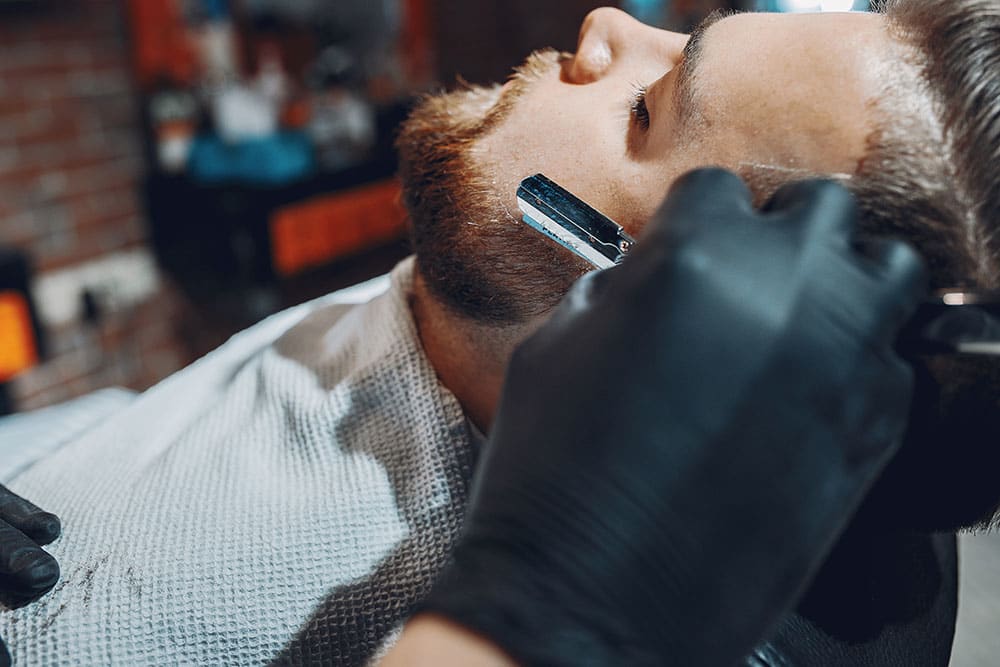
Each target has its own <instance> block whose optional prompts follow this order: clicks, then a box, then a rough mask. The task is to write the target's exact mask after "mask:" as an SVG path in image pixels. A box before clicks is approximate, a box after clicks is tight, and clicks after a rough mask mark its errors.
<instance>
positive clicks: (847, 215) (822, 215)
mask: <svg viewBox="0 0 1000 667" xmlns="http://www.w3.org/2000/svg"><path fill="white" fill-rule="evenodd" d="M761 211H762V212H764V213H768V214H770V215H777V216H780V217H781V218H783V219H785V220H787V221H788V222H789V224H795V225H806V226H807V231H808V232H809V233H815V234H821V235H824V236H830V238H831V240H833V242H834V243H835V244H836V245H846V244H848V243H850V241H851V238H852V237H853V235H854V229H855V226H856V225H857V220H858V205H857V202H856V201H855V200H854V195H852V194H851V193H850V191H849V190H848V189H847V188H845V187H844V186H842V185H840V184H839V183H837V182H835V181H830V180H823V179H810V180H804V181H793V182H791V183H786V184H784V185H782V186H781V187H780V188H778V190H777V192H775V193H774V194H773V195H772V196H771V198H770V199H769V200H768V201H767V203H765V204H764V206H763V207H762V208H761Z"/></svg>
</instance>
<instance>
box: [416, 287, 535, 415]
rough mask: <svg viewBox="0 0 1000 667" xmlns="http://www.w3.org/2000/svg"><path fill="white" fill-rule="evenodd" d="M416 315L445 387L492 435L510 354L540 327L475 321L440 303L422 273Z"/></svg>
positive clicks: (428, 351) (423, 343) (428, 355)
mask: <svg viewBox="0 0 1000 667" xmlns="http://www.w3.org/2000/svg"><path fill="white" fill-rule="evenodd" d="M410 310H411V311H412V313H413V319H414V321H415V322H416V325H417V332H418V334H419V336H420V342H421V344H422V345H423V348H424V353H425V354H426V355H427V358H428V359H429V360H430V362H431V365H432V366H433V367H434V370H435V371H436V372H437V375H438V379H439V380H440V381H441V384H443V385H444V386H445V387H446V388H447V389H448V390H449V391H450V392H451V393H452V394H454V395H455V397H456V398H457V399H458V402H459V404H461V406H462V410H463V411H464V412H465V415H466V417H468V418H469V419H470V420H471V421H472V423H473V424H475V425H476V427H477V428H478V429H479V430H480V431H482V432H483V433H489V429H490V427H491V426H492V425H493V418H494V416H495V414H496V409H497V407H498V403H499V401H500V392H501V390H502V389H503V380H504V375H505V373H506V371H507V362H508V361H509V359H510V354H511V352H512V351H513V350H514V347H515V346H516V345H517V344H518V343H519V342H520V341H522V340H523V339H524V338H525V337H527V336H528V335H529V334H530V333H531V331H533V330H534V329H535V327H536V326H537V323H535V324H532V325H515V326H510V327H498V326H489V325H484V324H479V323H476V322H472V321H470V320H468V319H466V318H463V317H461V316H459V315H457V314H455V313H453V312H452V311H451V310H450V309H448V308H447V307H445V306H444V304H442V303H441V302H440V301H439V300H438V299H436V298H435V297H434V296H433V295H432V294H431V293H430V291H429V290H428V288H427V284H426V283H425V282H424V280H423V278H422V277H421V276H420V273H419V272H418V271H414V276H413V293H412V295H411V297H410Z"/></svg>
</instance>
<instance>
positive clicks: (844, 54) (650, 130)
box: [398, 8, 891, 323]
mask: <svg viewBox="0 0 1000 667" xmlns="http://www.w3.org/2000/svg"><path fill="white" fill-rule="evenodd" d="M890 48H891V38H890V37H889V35H888V33H887V31H886V27H885V21H884V19H883V18H882V17H881V16H879V15H874V14H860V13H851V14H808V15H807V14H792V15H789V14H738V15H734V16H730V17H728V18H721V19H720V18H718V17H715V18H711V19H709V20H708V21H706V22H705V23H703V24H702V25H701V26H699V28H698V29H696V30H695V32H694V34H693V35H692V36H691V37H690V38H689V36H688V35H682V34H678V33H672V32H666V31H663V30H658V29H655V28H651V27H649V26H646V25H643V24H642V23H639V22H638V21H636V20H634V19H632V18H631V17H629V16H628V15H627V14H625V13H624V12H621V11H619V10H616V9H610V8H604V9H599V10H596V11H594V12H592V13H591V14H590V15H588V17H587V18H586V19H585V20H584V23H583V26H582V27H581V31H580V39H579V44H578V49H577V52H576V54H575V55H569V54H563V55H558V54H556V53H554V52H548V53H543V54H541V55H539V54H535V55H534V56H533V57H532V58H529V60H528V63H527V64H526V65H525V66H524V67H522V69H521V72H520V73H519V74H518V75H517V76H516V77H514V78H513V79H512V80H511V81H510V82H508V83H507V84H506V85H505V86H503V88H500V87H495V88H492V89H489V88H474V89H472V90H467V91H459V92H457V93H451V94H448V95H445V96H441V97H438V98H434V99H431V100H428V101H427V102H425V103H424V104H423V105H422V106H420V107H418V108H417V109H416V110H415V111H414V113H413V114H412V115H411V118H410V121H409V122H408V123H407V124H406V125H405V126H404V128H403V130H402V132H401V135H400V139H399V142H398V145H399V148H400V151H401V157H402V173H403V177H404V187H405V188H406V191H407V199H408V204H409V206H410V209H411V214H412V217H413V225H414V241H415V246H416V250H417V255H418V261H419V262H420V264H419V265H420V269H421V273H422V274H423V275H424V277H425V279H427V282H428V284H429V285H430V286H431V289H432V290H433V291H435V292H436V293H437V294H438V296H439V297H442V298H443V300H444V301H445V302H447V303H449V305H451V306H452V307H453V308H454V309H455V310H456V311H458V312H463V313H465V314H466V315H468V316H470V317H473V318H477V319H481V320H484V321H494V322H501V323H502V322H505V321H506V322H517V321H523V320H525V319H526V318H530V317H533V316H536V315H540V314H543V313H544V312H545V311H546V310H547V308H549V307H551V306H552V305H554V304H555V303H556V302H557V301H558V300H559V298H561V296H562V294H563V293H565V291H566V289H568V287H569V285H570V284H571V282H572V280H573V279H574V278H575V277H577V276H578V275H579V274H580V273H581V272H582V271H584V270H586V268H588V267H586V266H585V265H584V264H583V263H582V262H580V261H579V260H577V259H575V258H573V257H571V256H570V254H569V253H568V252H566V251H563V250H561V249H558V248H555V247H554V246H553V245H551V244H549V243H547V242H546V241H544V240H543V239H542V237H541V236H538V235H536V234H535V233H534V232H531V231H530V230H528V229H527V228H526V227H525V226H524V225H522V224H521V223H520V222H519V221H518V219H517V206H516V199H515V192H516V190H517V186H518V183H519V182H520V181H521V180H522V179H523V178H525V177H527V176H530V175H532V174H534V173H538V172H541V173H544V174H545V175H546V176H548V177H549V178H551V179H553V180H555V181H556V182H557V183H559V184H561V185H562V186H564V187H566V188H567V189H569V190H570V191H571V192H573V193H574V194H576V195H577V196H579V197H580V198H582V199H583V200H584V201H587V202H588V203H590V204H591V205H593V206H594V207H596V208H597V209H599V210H600V211H602V212H604V213H605V214H607V215H609V216H610V217H611V218H613V219H614V220H616V221H617V222H619V223H620V224H622V225H623V226H624V227H625V228H626V230H627V231H629V232H631V233H632V234H633V235H636V234H638V232H639V231H641V228H642V227H643V226H644V224H645V223H646V221H647V220H648V219H649V218H650V216H651V215H652V214H653V212H654V211H655V210H656V208H657V206H658V205H659V203H660V202H661V201H662V199H663V197H664V195H665V193H666V191H667V189H668V188H669V186H670V184H671V183H672V182H673V181H674V179H676V178H677V177H678V176H680V175H681V174H683V173H684V172H686V171H689V170H691V169H694V168H696V167H701V166H708V165H716V166H723V167H727V168H730V169H732V170H734V171H746V170H748V169H750V168H754V169H755V170H756V172H757V173H760V172H761V170H762V168H763V171H764V172H765V173H774V174H775V178H773V179H769V180H771V181H776V182H781V181H783V180H791V177H792V176H794V175H795V174H799V175H801V174H802V173H803V172H805V173H822V174H833V173H838V174H845V173H846V174H852V173H854V172H855V171H856V170H857V168H858V166H859V164H860V161H861V160H862V159H863V157H864V154H865V152H866V140H867V138H868V137H869V135H870V134H871V132H872V130H873V129H874V122H875V113H876V110H875V108H874V101H875V100H877V98H878V97H879V93H880V80H883V77H884V76H885V68H886V66H887V64H888V63H889V62H890V58H889V57H888V56H887V53H889V52H890ZM784 176H788V178H784Z"/></svg>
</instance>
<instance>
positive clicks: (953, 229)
mask: <svg viewBox="0 0 1000 667" xmlns="http://www.w3.org/2000/svg"><path fill="white" fill-rule="evenodd" d="M998 35H1000V3H998V2H996V1H995V0H911V1H909V2H906V1H900V2H893V3H889V4H888V5H887V6H886V7H885V8H884V10H883V13H876V14H817V15H765V14H741V15H735V16H730V17H722V16H715V17H712V18H710V19H709V20H708V21H706V22H705V23H703V24H702V25H701V26H699V28H698V29H697V30H696V31H695V32H694V34H693V35H691V36H690V38H689V37H688V36H687V35H680V34H676V33H669V32H664V31H660V30H656V29H653V28H650V27H647V26H643V25H642V24H640V23H637V22H635V21H633V20H632V19H630V18H629V17H628V16H627V15H625V14H623V13H621V12H618V11H617V10H612V9H602V10H597V11H595V12H594V13H592V14H590V15H589V16H588V18H587V19H586V20H585V22H584V25H583V27H582V29H581V34H580V42H579V46H578V50H577V52H576V54H575V55H568V54H558V53H555V52H548V51H546V52H541V53H538V54H535V55H533V56H532V57H530V58H529V59H528V61H527V62H526V64H525V65H524V66H522V67H521V68H519V70H518V71H517V73H516V74H515V76H514V77H513V78H512V79H511V81H509V82H508V83H507V84H506V85H505V86H502V87H501V86H495V87H492V88H478V87H471V88H465V89H463V90H460V91H458V92H454V93H450V94H446V95H441V96H437V97H431V98H428V99H426V100H424V102H423V103H422V104H421V105H420V106H419V107H418V108H417V109H416V110H415V111H414V112H413V114H412V116H411V118H410V119H409V121H408V122H407V123H406V124H405V126H404V127H403V129H402V132H401V134H400V137H399V141H398V146H399V149H400V153H401V158H402V177H403V181H404V188H405V198H406V204H407V206H408V208H409V211H410V214H411V219H412V237H413V244H414V250H415V255H416V258H415V260H407V261H405V262H404V263H402V264H401V265H400V266H398V267H397V268H396V270H395V271H394V272H393V274H392V275H391V277H389V278H385V279H382V280H380V281H377V282H375V283H373V284H370V285H368V286H366V287H365V288H363V289H362V292H360V293H359V292H352V293H350V294H347V295H343V294H341V295H333V296H332V297H329V298H327V299H325V300H320V301H319V302H316V303H314V304H311V305H308V306H305V307H300V308H298V309H294V310H293V311H291V312H288V313H284V314H281V315H279V316H276V317H275V318H272V319H270V320H268V321H265V322H264V323H262V324H261V325H258V326H256V327H254V328H253V329H251V330H249V331H247V332H245V333H243V334H241V335H240V336H238V337H236V338H235V339H234V340H233V341H231V342H230V343H227V344H226V345H225V346H223V347H222V348H220V349H219V350H217V351H216V352H214V353H212V354H211V355H209V356H208V357H206V358H205V359H203V360H201V361H199V362H198V363H196V364H195V365H193V366H192V367H190V368H188V369H185V370H184V371H181V372H180V373H178V374H177V375H175V376H173V377H172V378H170V379H168V380H166V381H164V382H163V383H161V384H160V385H158V386H157V387H155V388H153V389H151V390H150V391H149V392H147V393H146V394H145V395H143V396H142V397H140V398H139V399H138V400H136V401H135V403H133V404H132V405H130V406H129V407H128V409H127V410H125V411H123V412H122V413H120V414H118V415H116V416H115V417H114V418H112V419H109V420H107V421H106V422H105V423H103V424H102V425H101V426H99V427H98V428H95V429H93V430H92V431H90V432H88V433H87V434H86V435H85V436H84V437H82V438H80V439H79V440H77V441H76V442H74V443H72V444H70V445H67V446H66V447H63V448H62V449H60V450H59V451H58V452H57V453H55V454H53V455H51V456H49V457H47V458H45V459H44V460H42V461H40V462H38V463H37V464H35V465H34V466H33V467H32V468H30V469H29V470H28V471H27V472H25V473H23V474H21V475H19V476H18V477H17V478H16V479H14V480H13V482H12V486H13V487H14V488H15V489H16V490H17V491H18V492H19V493H22V494H23V495H25V496H27V497H28V498H30V499H32V500H35V501H37V502H39V504H41V505H43V506H44V507H45V508H46V509H49V510H51V511H53V512H55V513H56V514H58V515H59V516H60V517H62V519H63V522H64V535H63V537H62V538H61V540H60V541H59V542H58V543H56V544H55V546H54V547H53V549H52V551H53V554H54V555H55V556H56V558H57V559H58V560H59V562H60V563H61V564H62V567H63V572H64V574H63V578H62V580H61V582H60V583H59V584H58V585H57V587H56V588H55V590H54V591H53V592H52V593H51V594H50V595H48V596H46V597H44V598H42V599H41V600H40V601H38V602H35V603H33V604H32V605H29V606H24V607H21V608H18V609H11V610H6V611H4V612H3V613H2V614H0V637H3V638H4V639H5V640H6V641H8V642H9V644H10V646H11V649H12V653H13V656H14V658H15V661H19V662H23V663H25V664H35V663H43V664H48V663H55V662H60V661H70V660H71V661H73V662H76V663H80V664H98V663H100V664H104V663H108V662H123V663H162V662H181V663H184V662H195V663H204V662H212V661H213V660H216V659H218V656H220V655H221V656H226V660H228V661H232V662H234V663H239V664H251V663H265V662H275V663H279V664H285V663H304V662H320V661H322V662H326V663H335V664H344V665H359V664H365V663H366V662H367V661H370V660H372V659H373V658H375V657H377V656H378V655H380V654H381V652H382V651H384V650H385V649H386V647H388V646H389V645H391V644H392V642H393V640H394V637H395V630H397V629H398V627H399V626H400V624H401V623H402V621H403V620H404V619H405V618H406V617H407V615H408V613H409V611H410V610H411V609H412V608H413V607H414V605H415V604H416V602H417V601H418V600H420V599H421V598H422V596H423V595H424V594H425V593H426V591H427V590H428V587H429V586H430V583H431V582H432V581H433V579H434V577H435V575H436V574H437V572H438V571H439V570H440V568H441V567H442V565H443V563H444V561H445V559H446V557H447V554H448V553H449V550H450V547H451V544H452V542H453V540H454V538H455V535H456V534H457V532H458V530H459V527H460V524H461V517H462V513H463V508H464V506H465V503H466V498H467V491H468V482H469V477H470V474H471V471H472V468H473V465H474V462H475V457H476V449H477V446H478V445H477V443H479V442H480V441H481V439H482V435H481V434H482V433H484V432H487V431H488V430H489V429H490V426H491V423H492V420H493V416H494V411H495V408H496V403H497V399H498V397H499V394H500V388H501V384H502V380H503V376H504V371H505V368H506V364H507V361H508V358H509V355H510V353H511V350H512V349H513V347H514V346H515V345H516V344H517V343H518V342H519V341H520V340H522V339H523V338H524V337H525V336H526V335H528V334H529V333H530V332H531V331H533V330H534V329H535V328H536V327H537V326H538V324H539V323H540V322H541V321H542V320H543V319H544V317H545V315H546V314H547V313H548V312H549V310H550V309H551V308H552V307H553V306H554V305H555V303H557V302H558V300H559V299H560V297H561V296H562V295H563V294H564V293H565V292H566V290H567V289H568V287H569V285H570V284H571V283H572V282H573V280H574V279H575V278H577V277H578V276H580V275H581V274H582V273H583V272H584V271H585V270H586V267H585V266H583V265H581V263H580V262H579V261H577V260H575V259H573V258H572V257H571V256H569V255H568V254H567V253H566V252H565V251H564V250H562V249H560V248H557V247H555V246H552V245H549V244H548V243H547V242H545V241H544V240H543V239H541V238H540V237H538V236H537V235H535V234H534V232H531V231H529V230H527V229H526V228H525V227H524V226H523V225H521V224H520V223H519V222H518V221H517V219H516V217H517V216H516V213H514V212H515V211H516V207H515V203H514V192H515V190H516V186H517V184H518V182H519V181H520V180H521V179H522V178H523V177H525V176H528V175H530V174H533V173H536V172H542V173H545V174H546V175H547V176H549V177H550V178H552V179H553V180H555V181H557V182H559V183H561V184H562V185H564V186H565V187H567V188H568V189H570V190H571V191H573V192H574V193H575V194H577V195H578V196H580V197H581V198H582V199H584V200H586V201H588V202H589V203H590V204H592V205H593V206H595V207H596V208H598V209H599V210H601V211H603V212H605V213H606V214H608V215H609V216H610V217H612V218H613V219H615V220H617V221H618V222H619V223H620V224H622V225H623V226H624V227H625V229H626V230H627V231H628V232H630V233H632V234H633V235H638V234H639V232H640V230H641V228H642V227H643V225H644V224H645V221H646V220H647V219H648V218H649V217H650V215H651V214H652V212H653V211H654V209H655V208H656V206H657V205H658V204H659V202H660V200H661V199H662V196H663V194H664V192H665V191H666V188H667V186H668V185H669V184H670V183H671V182H672V181H673V180H674V179H675V178H677V177H678V176H680V175H681V174H682V173H684V172H686V171H688V170H689V169H692V168H694V167H698V166H704V165H720V166H724V167H728V168H730V169H733V170H735V171H738V172H740V173H741V174H742V175H743V176H744V177H745V178H746V179H747V181H748V182H749V184H750V185H751V187H752V189H753V191H754V193H755V195H756V197H757V198H758V199H759V200H761V201H762V200H763V199H764V198H766V197H767V196H768V195H769V194H770V193H771V192H772V191H773V190H774V189H775V188H776V187H777V186H778V185H779V184H781V183H783V182H786V181H788V180H793V179H798V178H802V177H805V176H811V175H825V176H828V177H833V178H837V179H839V180H841V181H843V182H844V183H845V184H846V185H847V186H848V187H849V188H850V189H852V190H853V191H854V193H855V194H856V195H857V197H858V199H859V201H860V203H861V206H862V209H863V213H864V215H863V221H862V227H863V229H864V232H865V233H866V234H869V235H872V236H894V237H898V238H903V239H905V240H907V241H909V242H911V243H913V244H914V245H915V246H916V247H917V248H918V249H919V250H920V251H921V253H922V254H923V255H924V257H925V259H926V260H927V263H928V265H929V268H930V270H931V276H932V281H933V284H934V286H935V287H965V288H976V289H997V287H998V286H1000V235H998V234H997V233H996V229H997V226H996V225H997V223H996V220H995V219H994V215H995V212H996V211H998V210H1000V179H998V177H997V175H996V171H995V169H994V168H993V165H995V163H996V159H997V155H998V154H1000V122H998V120H997V118H998V113H997V107H996V104H997V100H1000V67H998V65H1000V39H998V38H997V36H998ZM373 294H375V295H376V296H372V295H373ZM359 302H363V303H359ZM917 374H918V383H917V398H916V401H917V404H918V408H919V409H918V410H916V411H915V414H914V418H913V423H912V426H911V429H910V433H909V437H908V439H907V442H906V443H905V444H904V446H903V449H902V450H901V453H900V454H899V455H898V457H897V458H896V460H895V461H893V463H892V464H891V465H890V467H889V468H888V469H887V471H886V473H885V474H884V475H883V477H882V479H881V481H880V482H879V484H878V485H877V487H876V488H875V490H874V491H873V493H872V495H871V496H870V498H869V501H868V502H867V503H866V505H865V506H864V507H863V508H862V509H861V511H860V512H859V513H858V515H857V517H856V519H855V521H854V524H853V526H852V528H851V529H850V530H849V531H848V533H847V534H846V535H845V536H844V538H843V539H842V540H841V542H840V544H839V546H838V547H837V548H836V549H835V551H834V553H833V555H832V556H831V558H830V559H829V561H828V563H827V565H826V566H825V567H824V569H823V571H822V572H821V573H820V575H819V576H818V578H817V579H816V581H815V582H814V584H813V586H812V588H811V590H810V591H809V592H808V593H807V594H806V596H805V598H804V599H803V601H802V603H801V604H800V606H799V609H798V610H797V612H796V613H794V614H791V615H790V616H789V617H788V618H787V619H786V620H785V622H784V623H783V624H782V626H781V627H780V628H779V629H778V630H777V632H776V634H775V636H774V637H772V638H771V639H770V641H768V642H767V643H765V644H763V645H762V646H761V647H760V648H759V649H758V650H757V651H755V653H754V654H753V655H752V656H750V657H749V658H748V662H749V664H754V665H763V664H775V665H777V664H823V665H830V664H844V665H865V664H886V663H887V661H890V660H893V661H896V662H897V663H898V664H905V665H922V664H927V665H941V664H946V663H947V659H948V654H949V652H950V646H951V640H952V636H953V632H954V618H955V607H956V570H955V544H954V535H953V533H952V532H950V531H953V530H954V529H956V528H958V527H960V526H964V525H972V524H976V523H981V522H983V521H988V520H989V518H990V517H992V515H993V513H994V511H995V510H996V507H997V504H998V498H1000V485H997V484H995V483H994V480H993V479H992V476H993V471H994V470H996V469H997V464H998V463H1000V450H997V448H996V447H995V446H994V442H993V441H994V439H995V436H996V435H997V434H998V433H1000V428H998V426H1000V424H998V416H997V415H998V412H1000V411H998V410H997V402H998V396H1000V391H998V387H1000V379H998V376H1000V373H998V371H997V368H996V367H995V366H987V365H984V364H982V363H981V362H979V361H973V360H970V359H966V358H963V357H960V356H957V355H954V356H951V357H943V358H938V359H933V360H922V361H920V362H919V363H918V364H917ZM887 656H891V657H887Z"/></svg>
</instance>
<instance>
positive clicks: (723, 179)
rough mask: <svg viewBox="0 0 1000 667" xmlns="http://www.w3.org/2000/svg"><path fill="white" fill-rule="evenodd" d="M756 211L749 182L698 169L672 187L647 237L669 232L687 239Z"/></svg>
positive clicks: (722, 171)
mask: <svg viewBox="0 0 1000 667" xmlns="http://www.w3.org/2000/svg"><path fill="white" fill-rule="evenodd" d="M752 209H753V205H752V195H751V193H750V189H749V188H748V187H747V185H746V183H744V182H743V179H741V178H740V177H739V176H737V175H736V174H734V173H733V172H731V171H727V170H725V169H720V168H718V167H707V168H703V169H695V170H694V171H689V172H688V173H686V174H684V175H683V176H681V177H680V178H678V179H677V180H676V181H674V183H673V185H672V186H671V187H670V191H669V192H668V193H667V198H666V199H665V200H664V202H663V204H661V205H660V208H659V210H658V211H657V212H656V214H655V215H654V216H653V220H652V221H651V222H650V225H649V233H648V234H647V235H656V234H658V233H660V232H661V231H663V230H669V231H670V232H671V236H676V235H681V236H684V235H686V234H688V233H691V232H692V231H698V230H700V229H704V228H705V227H706V226H711V225H713V224H715V225H717V224H720V223H724V222H730V221H731V219H732V218H733V217H735V216H733V213H735V212H739V213H746V212H748V211H750V210H752Z"/></svg>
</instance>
